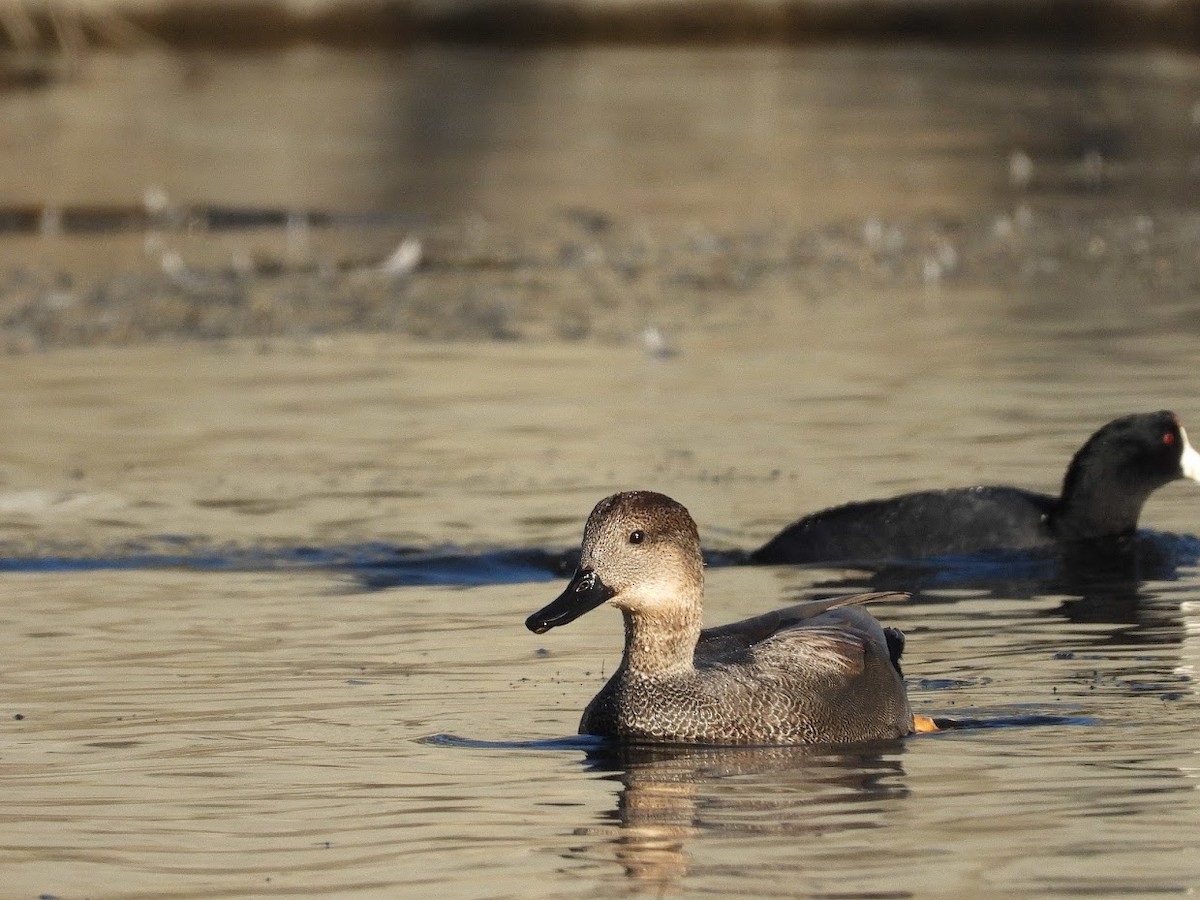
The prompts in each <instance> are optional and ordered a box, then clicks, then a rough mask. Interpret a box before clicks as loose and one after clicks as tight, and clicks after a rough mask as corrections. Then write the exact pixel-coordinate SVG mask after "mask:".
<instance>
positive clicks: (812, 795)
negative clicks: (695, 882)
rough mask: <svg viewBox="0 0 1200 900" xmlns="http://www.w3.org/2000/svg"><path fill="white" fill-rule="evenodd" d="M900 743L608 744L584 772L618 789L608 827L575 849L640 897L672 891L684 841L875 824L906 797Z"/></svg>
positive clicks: (592, 755) (689, 866)
mask: <svg viewBox="0 0 1200 900" xmlns="http://www.w3.org/2000/svg"><path fill="white" fill-rule="evenodd" d="M903 752H905V743H904V741H901V740H892V741H879V742H873V743H863V744H855V745H853V746H852V747H829V746H814V745H807V746H795V747H754V748H743V747H682V746H677V745H666V744H629V743H619V742H616V741H606V742H605V743H604V744H603V745H602V746H600V747H598V748H596V749H595V750H593V751H591V752H589V753H588V757H587V765H588V766H589V767H591V768H593V769H595V770H597V771H601V772H611V773H613V774H612V776H611V777H612V778H613V779H614V780H617V781H619V782H620V784H621V790H620V794H619V795H618V798H617V806H616V809H615V810H613V811H612V812H611V813H609V814H608V816H610V817H611V819H612V820H613V822H612V824H611V825H607V826H606V825H600V826H594V827H585V828H580V829H579V830H578V831H577V834H579V835H580V836H587V837H590V838H596V839H597V843H594V844H588V845H586V846H584V847H581V848H580V850H579V851H578V852H579V853H580V854H582V855H587V856H588V857H589V858H594V857H595V855H596V854H597V852H603V853H604V854H605V855H607V854H608V853H611V854H612V856H613V858H615V860H616V861H617V862H618V863H619V864H620V865H621V866H622V867H623V869H624V872H625V874H626V876H628V877H629V878H630V879H632V880H633V881H634V882H635V884H636V888H637V890H638V891H639V892H644V893H650V894H655V893H662V892H667V891H671V890H673V889H678V882H679V881H680V880H681V879H683V878H684V877H685V876H687V875H688V874H690V873H692V872H693V870H694V869H696V868H704V864H703V863H700V864H697V863H696V862H695V861H694V859H693V858H692V855H691V854H690V853H689V852H688V843H689V841H690V840H691V839H693V838H694V837H696V836H697V835H699V834H700V833H702V832H706V831H720V832H722V833H723V834H727V835H734V836H737V835H779V836H786V837H789V838H799V839H805V838H812V837H814V836H817V835H822V834H827V833H829V832H830V831H837V830H848V829H870V828H877V827H881V826H882V825H883V823H884V821H885V817H884V816H882V815H881V814H880V812H881V809H886V808H887V807H888V806H892V805H895V804H897V803H898V801H901V800H904V799H905V798H907V797H908V795H909V789H908V788H907V787H906V786H905V784H904V775H905V773H904V768H903V766H902V765H901V761H900V756H901V754H902V753H903Z"/></svg>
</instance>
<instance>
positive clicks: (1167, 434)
mask: <svg viewBox="0 0 1200 900" xmlns="http://www.w3.org/2000/svg"><path fill="white" fill-rule="evenodd" d="M1162 442H1163V443H1164V444H1166V445H1167V446H1168V447H1170V446H1171V445H1172V444H1173V443H1175V432H1173V431H1164V432H1163V436H1162Z"/></svg>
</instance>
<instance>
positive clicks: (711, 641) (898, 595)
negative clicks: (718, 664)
mask: <svg viewBox="0 0 1200 900" xmlns="http://www.w3.org/2000/svg"><path fill="white" fill-rule="evenodd" d="M908 597H909V595H908V594H905V593H902V592H899V591H875V592H873V593H867V594H842V595H841V596H838V597H827V598H825V599H823V600H809V601H806V602H805V603H797V604H796V605H794V606H785V607H783V608H782V609H773V610H771V611H770V612H766V613H763V614H762V615H760V616H754V617H753V618H750V619H743V620H742V621H740V622H730V623H729V624H728V625H718V626H717V627H715V628H706V629H704V630H703V631H702V632H700V640H699V641H698V642H697V643H696V654H695V658H696V661H697V662H713V661H717V660H721V659H724V658H727V657H729V656H732V655H735V654H739V653H743V652H745V651H746V650H748V649H749V648H751V647H753V646H754V645H755V644H758V643H760V642H762V641H764V640H766V639H767V638H769V637H771V636H772V635H776V634H779V633H780V632H781V631H786V630H789V629H797V630H798V631H801V629H798V628H797V626H801V625H804V624H805V623H806V622H807V621H808V620H810V619H813V618H815V617H816V616H819V615H821V614H822V613H827V612H829V611H830V610H833V609H844V608H846V607H852V606H862V605H863V604H866V603H875V602H885V601H892V602H894V601H898V600H907V599H908ZM802 631H803V632H804V633H809V632H811V633H812V634H813V638H812V641H813V643H814V644H818V643H821V641H822V640H824V641H826V643H828V640H829V639H828V636H827V632H831V631H836V632H839V633H845V632H843V630H842V629H837V628H804V629H802ZM789 638H790V639H791V640H795V639H796V638H794V637H792V636H789ZM800 640H801V641H803V640H806V639H805V638H803V637H802V638H800ZM856 646H858V647H859V652H860V653H861V645H859V644H856ZM847 649H849V648H847Z"/></svg>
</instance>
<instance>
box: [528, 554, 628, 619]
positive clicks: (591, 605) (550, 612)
mask: <svg viewBox="0 0 1200 900" xmlns="http://www.w3.org/2000/svg"><path fill="white" fill-rule="evenodd" d="M614 594H616V591H614V590H613V589H612V588H610V587H609V586H608V585H606V584H605V583H604V582H603V581H601V580H600V577H599V576H598V575H597V574H596V573H595V572H594V571H592V570H591V569H576V570H575V574H574V575H572V576H571V583H570V584H568V585H567V589H566V590H565V591H563V592H562V593H561V594H559V595H558V598H557V599H556V600H554V601H553V602H552V603H551V604H550V605H549V606H546V607H544V608H543V609H539V610H538V611H537V612H535V613H534V614H533V615H532V616H530V617H529V618H528V619H526V620H525V627H526V628H528V629H529V630H530V631H532V632H533V633H534V634H545V633H546V632H547V631H549V630H550V629H551V628H557V627H558V626H559V625H566V624H567V623H568V622H574V621H575V620H576V619H578V618H579V617H580V616H582V615H583V614H584V613H585V612H590V611H591V610H593V609H595V608H596V607H597V606H599V605H600V604H601V603H603V602H604V601H605V600H607V599H609V598H610V597H612V596H613V595H614Z"/></svg>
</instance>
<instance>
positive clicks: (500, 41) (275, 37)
mask: <svg viewBox="0 0 1200 900" xmlns="http://www.w3.org/2000/svg"><path fill="white" fill-rule="evenodd" d="M0 40H3V41H5V42H6V43H7V44H8V45H9V46H10V47H16V48H17V49H25V50H29V49H38V48H55V47H65V48H68V49H69V48H71V47H72V46H75V45H82V46H92V47H110V48H121V47H128V46H131V45H132V46H136V45H139V44H158V45H164V46H168V47H174V48H178V49H193V50H231V51H237V50H242V51H244V50H251V49H270V48H282V47H287V46H293V45H298V44H320V45H325V46H337V47H399V46H406V45H411V44H417V43H425V42H449V43H469V44H470V43H473V44H481V45H501V46H503V45H512V46H561V45H571V44H588V43H629V44H649V45H669V44H710V45H724V44H744V43H778V44H800V45H802V44H806V43H828V42H895V41H925V42H937V43H966V44H982V45H988V44H1002V45H1031V46H1045V45H1059V46H1074V47H1130V46H1163V47H1176V48H1181V49H1191V48H1194V47H1195V46H1197V44H1198V43H1200V0H274V2H272V0H77V2H74V3H58V4H44V3H35V2H33V0H0Z"/></svg>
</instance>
